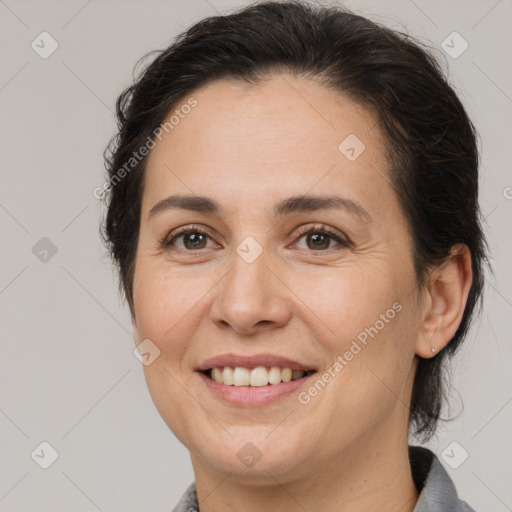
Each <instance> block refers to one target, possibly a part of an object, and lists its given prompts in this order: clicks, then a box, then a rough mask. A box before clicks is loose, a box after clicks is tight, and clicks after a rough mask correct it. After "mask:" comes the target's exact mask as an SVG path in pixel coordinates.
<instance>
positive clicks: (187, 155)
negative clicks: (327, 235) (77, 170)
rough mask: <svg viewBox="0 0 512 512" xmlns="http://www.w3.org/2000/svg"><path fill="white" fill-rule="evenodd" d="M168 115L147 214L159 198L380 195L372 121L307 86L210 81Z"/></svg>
mask: <svg viewBox="0 0 512 512" xmlns="http://www.w3.org/2000/svg"><path fill="white" fill-rule="evenodd" d="M191 102H192V103H191ZM187 104H194V105H195V106H194V107H193V108H188V107H187V108H183V106H184V105H187ZM173 113H174V118H173V119H174V123H173V124H172V129H169V130H168V131H166V132H162V136H161V140H157V141H156V142H157V145H156V147H155V148H154V149H152V150H151V153H150V157H149V161H148V165H147V170H146V173H147V176H146V185H147V186H146V187H145V189H146V190H145V196H144V200H143V209H144V210H146V211H147V210H148V209H149V208H151V206H152V205H153V204H154V203H155V202H156V201H158V200H160V199H162V197H163V196H164V195H166V193H167V192H168V193H171V192H173V193H176V192H183V193H187V194H190V193H191V192H192V193H196V194H198V195H212V193H214V192H215V191H218V192H219V193H220V194H222V193H225V194H227V195H225V197H229V194H230V193H232V192H237V193H238V195H239V196H244V195H245V196H247V197H249V196H251V197H255V196H261V194H264V193H266V195H267V196H269V197H270V196H276V194H279V193H280V192H279V191H283V190H286V195H293V194H304V193H306V192H308V191H313V189H314V191H315V192H319V193H326V192H330V191H332V188H333V187H335V188H339V187H342V188H344V189H345V190H346V191H347V192H349V193H351V194H355V195H361V194H363V193H364V192H365V191H366V195H368V194H369V192H370V191H369V189H368V187H369V185H371V182H372V181H373V182H374V183H375V181H377V183H376V185H377V186H378V187H380V188H382V186H384V185H386V181H387V178H386V176H387V170H388V167H389V165H388V162H387V160H386V158H385V154H386V150H385V143H384V137H383V135H382V133H381V131H380V129H379V128H378V125H377V122H376V120H375V118H374V116H373V114H372V113H371V112H370V111H369V110H367V109H366V108H364V107H362V106H360V105H359V104H357V103H355V102H353V101H352V100H350V99H349V98H348V97H346V96H344V95H342V94H340V93H337V92H334V91H332V90H329V89H327V88H325V87H324V86H322V85H320V84H318V83H317V82H315V81H313V80H308V79H302V78H294V77H292V76H289V75H279V76H274V77H271V78H269V79H265V80H263V81H261V82H259V83H258V84H256V85H251V86H247V85H246V84H242V83H240V82H235V81H227V80H221V81H216V82H213V83H211V84H208V85H207V86H205V87H202V88H200V89H198V90H196V91H193V92H192V93H191V94H190V95H189V96H186V97H184V98H183V99H182V101H181V102H178V104H177V105H175V106H174V108H173V111H172V112H171V113H170V115H172V114H173ZM379 175H380V177H379ZM379 181H380V182H379ZM345 190H344V192H345ZM283 193H284V192H283ZM221 199H222V198H221ZM260 199H261V197H260ZM370 199H371V198H370ZM260 204H261V202H260Z"/></svg>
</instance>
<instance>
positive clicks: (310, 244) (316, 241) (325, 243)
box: [299, 224, 350, 251]
mask: <svg viewBox="0 0 512 512" xmlns="http://www.w3.org/2000/svg"><path fill="white" fill-rule="evenodd" d="M299 235H300V237H299V240H300V239H302V238H304V237H305V239H306V247H305V248H306V249H310V250H312V251H325V250H326V249H331V248H332V247H330V245H331V242H332V241H333V240H334V241H335V242H337V243H338V245H340V246H341V247H349V245H350V243H349V242H348V241H347V240H346V239H345V238H344V237H343V235H341V233H339V232H338V231H337V230H335V229H333V228H331V227H329V226H324V225H322V224H319V225H315V226H309V227H305V228H302V229H300V230H299ZM302 248H304V247H302Z"/></svg>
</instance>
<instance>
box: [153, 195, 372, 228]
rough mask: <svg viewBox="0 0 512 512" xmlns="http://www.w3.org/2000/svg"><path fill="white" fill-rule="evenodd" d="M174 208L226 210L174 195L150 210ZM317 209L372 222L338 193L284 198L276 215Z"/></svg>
mask: <svg viewBox="0 0 512 512" xmlns="http://www.w3.org/2000/svg"><path fill="white" fill-rule="evenodd" d="M172 209H183V210H189V211H193V212H197V213H205V214H213V215H219V214H222V213H223V212H224V210H223V208H222V206H221V205H220V204H219V203H218V202H217V201H215V200H214V199H211V198H209V197H205V196H183V195H173V196H169V197H166V198H165V199H162V200H161V201H159V202H158V203H156V204H155V205H154V206H153V207H152V208H151V210H150V211H149V215H148V217H149V218H151V217H153V216H155V215H157V214H159V213H162V212H164V211H168V210H172ZM317 210H345V211H347V212H349V213H352V214H355V215H356V216H357V217H360V218H361V219H363V220H365V221H366V222H370V221H371V220H372V218H371V216H370V214H369V213H368V212H367V211H366V210H365V209H364V208H363V206H362V205H361V204H359V203H357V202H355V201H352V200H351V199H347V198H345V197H342V196H336V195H329V196H325V195H320V196H317V195H299V196H293V197H289V198H287V199H283V200H282V201H280V202H279V203H277V204H276V205H274V216H275V217H285V216H287V215H291V214H293V213H300V212H314V211H317Z"/></svg>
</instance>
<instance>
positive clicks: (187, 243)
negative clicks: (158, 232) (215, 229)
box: [163, 228, 211, 252]
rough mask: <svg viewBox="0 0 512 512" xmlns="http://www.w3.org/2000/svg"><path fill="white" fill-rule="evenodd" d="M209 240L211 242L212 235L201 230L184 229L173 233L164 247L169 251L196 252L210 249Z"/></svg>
mask: <svg viewBox="0 0 512 512" xmlns="http://www.w3.org/2000/svg"><path fill="white" fill-rule="evenodd" d="M208 239H210V240H211V237H210V235H209V234H208V233H205V232H204V231H202V230H200V229H191V228H189V229H183V230H181V231H179V232H177V233H174V234H172V233H171V235H170V236H169V238H168V239H167V241H164V243H163V247H164V248H165V249H166V250H169V251H174V250H177V251H188V252H194V251H199V250H201V249H208V248H209V247H208V246H207V244H208Z"/></svg>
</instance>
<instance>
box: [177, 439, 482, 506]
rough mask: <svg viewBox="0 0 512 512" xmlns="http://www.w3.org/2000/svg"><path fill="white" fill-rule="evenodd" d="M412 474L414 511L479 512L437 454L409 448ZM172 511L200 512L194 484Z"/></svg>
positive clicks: (416, 447) (421, 448)
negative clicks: (465, 498) (415, 499)
mask: <svg viewBox="0 0 512 512" xmlns="http://www.w3.org/2000/svg"><path fill="white" fill-rule="evenodd" d="M409 459H410V462H411V471H412V476H413V479H414V483H415V484H416V488H417V489H418V493H419V499H418V502H417V503H416V506H415V507H414V511H413V512H475V510H474V509H472V508H471V507H470V506H469V505H468V504H467V503H466V502H465V501H462V500H460V499H459V497H458V496H457V491H456V489H455V486H454V484H453V481H452V479H451V478H450V476H449V475H448V473H447V472H446V470H445V469H444V467H443V465H442V464H441V462H440V461H439V459H438V458H437V456H436V455H435V453H434V452H432V451H431V450H429V449H428V448H424V447H422V446H409ZM172 512H199V505H198V501H197V493H196V485H195V482H192V483H191V484H190V485H189V486H188V487H187V489H186V491H185V493H184V494H183V496H182V497H181V499H180V501H179V503H178V504H177V505H176V507H175V508H174V509H173V511H172Z"/></svg>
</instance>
